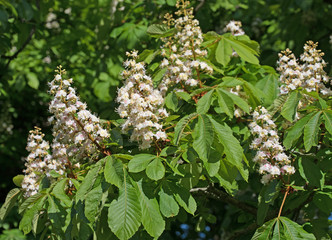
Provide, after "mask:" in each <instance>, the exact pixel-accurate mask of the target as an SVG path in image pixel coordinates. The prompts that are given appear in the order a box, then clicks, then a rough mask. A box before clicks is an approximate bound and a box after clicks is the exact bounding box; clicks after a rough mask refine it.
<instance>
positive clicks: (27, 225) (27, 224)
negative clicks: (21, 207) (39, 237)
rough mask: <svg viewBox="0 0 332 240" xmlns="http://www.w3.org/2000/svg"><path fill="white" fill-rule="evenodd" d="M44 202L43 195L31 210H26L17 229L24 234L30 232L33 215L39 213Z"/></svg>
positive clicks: (44, 197)
mask: <svg viewBox="0 0 332 240" xmlns="http://www.w3.org/2000/svg"><path fill="white" fill-rule="evenodd" d="M45 200H46V196H45V195H43V197H40V198H38V200H37V201H35V202H34V203H33V205H32V207H31V208H29V209H27V210H26V211H25V212H24V215H23V217H22V220H21V222H20V225H19V229H20V230H21V231H23V232H24V234H28V233H29V232H30V231H31V229H32V222H33V219H34V217H35V215H36V214H38V213H39V211H40V210H41V209H42V207H43V205H44V203H45Z"/></svg>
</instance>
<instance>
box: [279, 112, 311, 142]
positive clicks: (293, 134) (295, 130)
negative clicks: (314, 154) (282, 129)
mask: <svg viewBox="0 0 332 240" xmlns="http://www.w3.org/2000/svg"><path fill="white" fill-rule="evenodd" d="M312 115H313V113H311V114H309V115H307V116H305V117H303V118H301V119H300V120H299V121H297V122H296V123H295V124H294V126H293V127H291V128H290V129H287V131H286V132H287V135H286V137H285V139H284V142H283V143H284V146H285V147H286V149H290V148H291V147H292V145H293V144H294V142H295V141H296V140H297V139H299V138H300V137H301V136H302V134H303V133H302V131H303V129H304V126H305V125H306V124H307V122H308V121H309V119H310V118H311V117H312Z"/></svg>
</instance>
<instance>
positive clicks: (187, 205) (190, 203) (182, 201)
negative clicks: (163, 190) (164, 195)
mask: <svg viewBox="0 0 332 240" xmlns="http://www.w3.org/2000/svg"><path fill="white" fill-rule="evenodd" d="M168 187H169V189H170V190H171V192H172V193H173V196H174V197H175V200H176V201H177V202H178V203H179V205H180V206H181V207H183V208H184V210H186V211H187V212H188V213H190V214H192V215H194V214H195V211H196V209H197V204H196V201H195V199H194V198H193V196H191V194H190V192H189V191H188V190H187V189H185V188H183V187H181V186H178V185H176V184H173V185H168Z"/></svg>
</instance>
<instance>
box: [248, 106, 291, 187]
mask: <svg viewBox="0 0 332 240" xmlns="http://www.w3.org/2000/svg"><path fill="white" fill-rule="evenodd" d="M252 116H253V122H252V123H250V125H249V127H250V131H251V133H252V135H253V136H254V137H255V138H254V139H253V141H252V142H251V145H250V148H251V149H253V150H256V151H257V152H256V155H255V157H254V158H253V161H254V162H257V163H258V164H259V170H258V172H259V173H260V174H262V175H263V176H262V179H261V182H262V183H263V184H267V183H268V182H269V181H271V180H272V179H274V178H277V177H278V176H280V175H291V174H293V173H295V168H294V167H293V166H291V165H290V164H291V160H290V159H289V157H288V156H287V155H286V153H285V152H284V148H283V146H282V145H281V144H280V143H279V136H278V132H277V130H276V125H275V123H274V122H273V120H272V119H271V115H270V114H269V113H268V111H267V110H266V109H265V108H264V107H261V106H259V107H257V108H256V110H255V111H254V112H253V114H252Z"/></svg>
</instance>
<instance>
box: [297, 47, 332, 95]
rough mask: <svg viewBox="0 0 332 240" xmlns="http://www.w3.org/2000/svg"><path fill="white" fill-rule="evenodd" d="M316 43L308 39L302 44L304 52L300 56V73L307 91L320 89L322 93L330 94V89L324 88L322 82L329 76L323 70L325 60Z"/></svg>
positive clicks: (327, 79) (325, 81)
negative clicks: (301, 63)
mask: <svg viewBox="0 0 332 240" xmlns="http://www.w3.org/2000/svg"><path fill="white" fill-rule="evenodd" d="M317 46H318V43H314V42H313V41H308V42H307V43H306V44H305V45H304V53H303V54H302V55H301V56H300V59H301V61H302V62H303V65H302V75H303V83H304V87H305V89H306V90H307V91H308V92H312V91H317V92H318V91H320V93H321V94H323V95H331V90H330V89H328V88H326V87H325V85H324V83H328V81H329V77H328V76H327V74H326V72H325V71H324V67H325V66H326V62H325V61H324V59H323V58H322V57H323V56H324V53H323V52H322V51H321V50H317V49H316V48H317Z"/></svg>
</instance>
